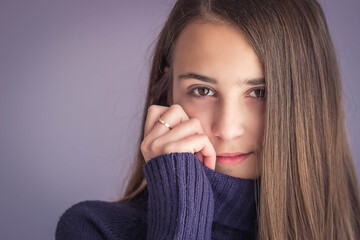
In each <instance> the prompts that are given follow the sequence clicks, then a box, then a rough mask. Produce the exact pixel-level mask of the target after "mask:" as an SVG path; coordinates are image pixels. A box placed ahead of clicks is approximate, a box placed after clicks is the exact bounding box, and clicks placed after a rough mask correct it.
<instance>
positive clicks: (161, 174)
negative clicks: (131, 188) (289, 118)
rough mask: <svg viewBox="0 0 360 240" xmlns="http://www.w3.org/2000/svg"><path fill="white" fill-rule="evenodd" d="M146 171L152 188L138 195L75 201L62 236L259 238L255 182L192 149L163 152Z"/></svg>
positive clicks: (59, 233)
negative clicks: (210, 163) (214, 166)
mask: <svg viewBox="0 0 360 240" xmlns="http://www.w3.org/2000/svg"><path fill="white" fill-rule="evenodd" d="M144 171H145V177H146V181H147V184H148V187H147V188H146V189H145V190H144V191H143V192H141V194H139V195H138V196H137V197H136V198H134V199H133V200H131V201H129V202H122V203H119V202H103V201H85V202H81V203H78V204H76V205H74V206H73V207H71V208H70V209H68V210H67V211H66V212H65V213H64V214H63V216H62V217H61V218H60V221H59V223H58V226H57V229H56V239H58V240H64V239H66V240H67V239H80V240H82V239H84V240H85V239H86V240H91V239H109V240H110V239H255V236H256V226H257V225H256V201H255V184H256V181H255V180H249V179H240V178H235V177H231V176H228V175H224V174H221V173H218V172H215V171H213V170H210V169H208V168H207V167H205V166H204V165H203V164H202V163H201V162H200V161H199V160H198V159H197V158H196V156H195V155H193V154H191V153H171V154H164V155H160V156H158V157H155V158H153V159H151V160H150V161H149V162H148V163H146V164H145V166H144Z"/></svg>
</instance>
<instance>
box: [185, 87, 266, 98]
mask: <svg viewBox="0 0 360 240" xmlns="http://www.w3.org/2000/svg"><path fill="white" fill-rule="evenodd" d="M200 89H203V90H204V89H207V91H208V92H212V95H208V94H206V95H201V94H200V93H199V90H200ZM195 91H196V92H197V93H195ZM254 91H262V94H260V95H262V96H260V97H256V96H255V97H253V98H258V99H260V100H263V99H264V98H265V96H266V95H265V94H266V91H265V88H264V87H261V88H253V89H250V90H249V91H248V93H247V94H246V95H247V96H248V95H250V93H252V92H254ZM189 93H190V94H191V95H192V96H194V97H199V98H201V97H209V96H214V95H215V92H214V91H213V90H211V89H210V88H208V87H195V88H193V89H191V90H190V91H189Z"/></svg>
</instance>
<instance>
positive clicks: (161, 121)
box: [158, 118, 171, 130]
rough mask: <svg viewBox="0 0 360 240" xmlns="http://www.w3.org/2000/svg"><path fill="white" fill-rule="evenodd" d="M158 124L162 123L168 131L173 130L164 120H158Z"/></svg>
mask: <svg viewBox="0 0 360 240" xmlns="http://www.w3.org/2000/svg"><path fill="white" fill-rule="evenodd" d="M158 122H159V123H161V124H162V125H164V126H165V127H167V128H168V129H170V130H171V127H170V124H168V123H167V122H165V121H164V120H162V119H161V118H159V119H158Z"/></svg>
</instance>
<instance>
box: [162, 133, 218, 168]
mask: <svg viewBox="0 0 360 240" xmlns="http://www.w3.org/2000/svg"><path fill="white" fill-rule="evenodd" d="M163 152H164V153H172V152H190V153H193V154H196V153H198V152H200V153H201V155H202V156H203V164H204V165H205V166H206V167H208V168H210V169H212V170H215V163H216V152H215V150H214V147H213V145H212V144H211V142H210V140H209V138H208V137H207V136H206V135H205V134H199V135H192V136H189V137H185V138H183V139H181V140H179V141H176V142H171V143H168V144H166V145H165V146H164V150H163Z"/></svg>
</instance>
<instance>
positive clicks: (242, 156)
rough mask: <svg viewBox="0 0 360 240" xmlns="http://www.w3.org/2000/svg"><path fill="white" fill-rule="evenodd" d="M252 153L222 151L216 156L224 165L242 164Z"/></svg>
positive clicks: (218, 161) (217, 160)
mask: <svg viewBox="0 0 360 240" xmlns="http://www.w3.org/2000/svg"><path fill="white" fill-rule="evenodd" d="M250 154H251V152H250V153H220V154H218V155H217V156H216V162H217V163H220V164H223V165H234V164H240V163H242V162H243V161H245V160H246V159H247V157H248V156H249V155H250Z"/></svg>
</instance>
